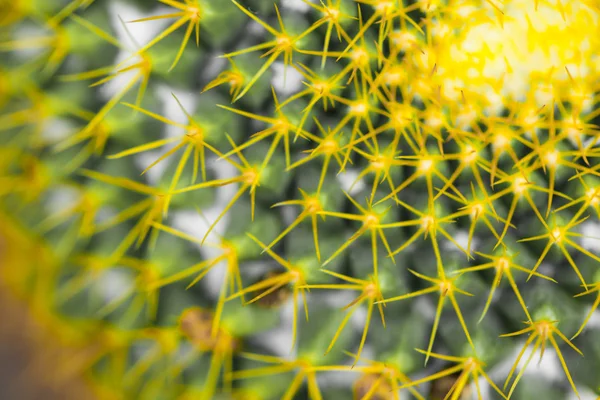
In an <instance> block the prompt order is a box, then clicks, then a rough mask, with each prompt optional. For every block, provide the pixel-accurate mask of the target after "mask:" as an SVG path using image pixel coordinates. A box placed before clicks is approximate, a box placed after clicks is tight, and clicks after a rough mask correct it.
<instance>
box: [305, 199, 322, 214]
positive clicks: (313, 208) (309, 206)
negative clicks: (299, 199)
mask: <svg viewBox="0 0 600 400" xmlns="http://www.w3.org/2000/svg"><path fill="white" fill-rule="evenodd" d="M306 211H308V212H309V213H311V214H315V213H317V212H319V211H321V204H320V203H319V200H317V199H309V200H307V201H306Z"/></svg>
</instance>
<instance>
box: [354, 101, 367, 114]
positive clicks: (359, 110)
mask: <svg viewBox="0 0 600 400" xmlns="http://www.w3.org/2000/svg"><path fill="white" fill-rule="evenodd" d="M367 108H368V106H367V104H366V103H365V102H356V103H354V104H353V105H351V106H350V112H351V113H352V114H359V115H362V114H364V113H366V112H367Z"/></svg>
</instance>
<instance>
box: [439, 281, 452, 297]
mask: <svg viewBox="0 0 600 400" xmlns="http://www.w3.org/2000/svg"><path fill="white" fill-rule="evenodd" d="M439 287H440V292H441V294H442V296H446V295H448V294H449V293H450V292H451V291H452V282H450V281H441V282H440V283H439Z"/></svg>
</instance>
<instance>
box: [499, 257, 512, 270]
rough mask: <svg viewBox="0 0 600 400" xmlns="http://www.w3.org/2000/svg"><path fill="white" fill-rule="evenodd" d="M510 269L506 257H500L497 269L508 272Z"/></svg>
mask: <svg viewBox="0 0 600 400" xmlns="http://www.w3.org/2000/svg"><path fill="white" fill-rule="evenodd" d="M509 267H510V262H509V261H508V259H507V258H506V257H500V258H499V259H498V261H496V268H497V269H499V270H501V271H506V270H508V268H509Z"/></svg>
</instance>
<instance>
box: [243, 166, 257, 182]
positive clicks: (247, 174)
mask: <svg viewBox="0 0 600 400" xmlns="http://www.w3.org/2000/svg"><path fill="white" fill-rule="evenodd" d="M242 177H243V179H244V183H245V184H247V185H252V186H254V185H256V184H258V180H259V177H260V175H259V173H258V172H256V170H255V169H250V170H246V171H244V174H243V175H242Z"/></svg>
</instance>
